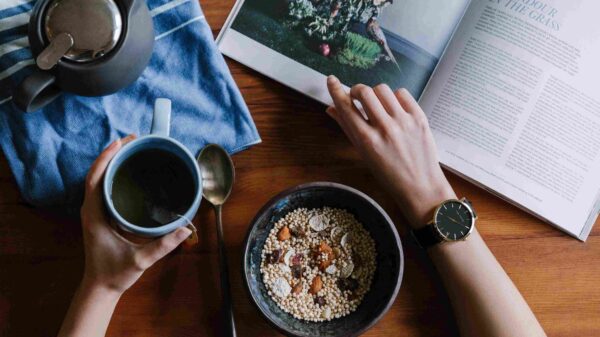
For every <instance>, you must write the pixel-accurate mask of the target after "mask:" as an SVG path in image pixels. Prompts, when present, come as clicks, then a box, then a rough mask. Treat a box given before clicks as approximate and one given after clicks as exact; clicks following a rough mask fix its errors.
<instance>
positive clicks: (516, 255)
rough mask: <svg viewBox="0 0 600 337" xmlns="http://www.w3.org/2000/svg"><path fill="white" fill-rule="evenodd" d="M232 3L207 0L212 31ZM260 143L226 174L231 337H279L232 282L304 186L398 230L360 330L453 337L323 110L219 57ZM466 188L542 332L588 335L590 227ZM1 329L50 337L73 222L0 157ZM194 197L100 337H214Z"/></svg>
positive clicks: (436, 296) (593, 299)
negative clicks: (253, 245)
mask: <svg viewBox="0 0 600 337" xmlns="http://www.w3.org/2000/svg"><path fill="white" fill-rule="evenodd" d="M233 2H234V0H226V1H217V0H206V1H204V3H203V9H204V12H205V14H206V17H207V18H208V21H209V23H210V24H211V27H212V28H213V32H214V33H215V34H216V33H217V32H218V31H219V30H220V28H221V27H222V25H223V22H224V21H225V18H226V16H227V14H228V12H229V10H230V8H231V7H232V6H233ZM228 63H229V65H230V67H231V71H232V73H233V75H234V77H235V80H236V81H237V83H238V85H239V86H240V88H241V91H242V94H243V95H244V97H245V99H246V101H247V103H248V105H249V107H250V110H251V111H252V115H253V117H254V120H255V121H256V124H257V126H258V129H259V131H260V133H261V136H262V139H263V143H262V144H260V145H258V146H255V147H254V148H252V149H250V150H248V151H246V152H243V153H240V154H238V155H236V156H235V158H234V161H235V165H236V167H237V182H236V185H235V188H234V191H233V194H232V196H231V200H230V202H229V203H228V204H227V205H226V207H225V214H224V223H225V234H226V238H227V246H228V249H229V254H230V261H229V263H230V266H231V274H232V275H231V277H232V285H233V290H232V291H233V298H234V301H235V315H236V319H237V326H238V334H239V336H243V337H246V336H277V335H278V334H277V332H276V331H275V330H273V329H272V328H271V327H270V326H269V325H268V324H267V323H266V322H265V321H264V320H263V319H262V318H261V317H260V316H259V314H258V312H257V311H256V310H255V308H254V307H253V305H252V304H251V303H250V301H249V298H248V295H247V294H246V291H245V289H244V288H243V285H242V281H241V272H240V266H241V246H242V242H243V238H244V235H245V233H246V229H247V226H248V223H249V222H250V220H251V219H252V218H253V216H254V215H255V213H256V212H257V210H258V209H259V208H260V207H261V206H262V205H263V204H264V203H265V202H266V201H267V200H268V199H270V198H271V197H272V196H273V195H274V194H276V193H277V192H279V191H281V190H283V189H285V188H288V187H290V186H293V185H296V184H300V183H304V182H309V181H317V180H320V181H324V180H328V181H335V182H340V183H344V184H347V185H350V186H353V187H356V188H358V189H360V190H362V191H364V192H366V193H367V194H369V195H370V196H372V197H373V198H374V199H375V200H376V201H378V202H379V203H381V205H382V206H383V207H384V208H385V209H386V210H387V211H388V212H389V214H390V215H391V217H392V218H393V219H394V221H395V222H396V224H397V225H398V229H399V232H400V234H401V237H402V239H403V240H404V241H405V244H404V251H405V255H406V266H405V273H404V280H403V283H402V288H401V290H400V294H399V295H398V298H397V299H396V301H395V303H394V305H393V307H392V309H391V310H390V312H389V313H388V314H387V315H386V316H385V317H384V318H383V319H382V320H381V321H380V322H379V323H378V324H377V325H375V327H373V328H372V329H371V330H370V331H369V332H368V333H366V336H454V335H457V328H456V325H455V323H454V319H453V313H452V310H451V308H450V304H449V302H448V299H447V297H446V294H445V291H444V289H443V287H442V285H441V283H440V280H439V277H438V276H437V274H436V271H435V270H434V269H433V267H432V265H431V263H430V262H429V260H428V258H427V256H426V255H425V254H424V253H423V252H422V251H419V250H418V249H416V248H415V247H414V246H412V245H410V244H407V243H406V241H407V231H406V229H405V228H406V226H404V222H405V220H404V219H403V218H402V216H401V214H400V212H399V210H398V208H397V207H396V206H395V205H394V204H393V203H392V202H391V200H390V198H389V197H388V196H387V195H386V193H385V192H384V191H382V190H381V188H380V187H379V186H378V185H377V184H376V183H375V181H374V179H373V177H372V176H371V174H370V173H369V171H368V170H367V168H366V167H365V165H364V164H363V163H362V162H361V161H360V160H359V158H358V156H357V154H356V152H355V151H354V150H353V149H352V147H351V146H350V144H349V143H348V142H347V141H346V139H345V137H344V135H343V134H342V132H341V130H340V129H339V128H338V127H337V126H336V124H335V123H333V122H332V121H331V120H330V119H329V118H328V117H327V116H326V115H325V113H324V107H323V106H322V105H320V104H318V103H316V102H313V101H311V100H310V99H308V98H306V97H304V96H302V95H300V94H297V93H295V92H293V91H292V90H290V89H288V88H285V87H284V86H282V85H280V84H278V83H275V82H274V81H272V80H269V79H267V78H265V77H263V76H261V75H259V74H258V73H256V72H254V71H252V70H250V69H247V68H245V67H243V66H241V65H240V64H238V63H236V62H233V61H231V60H228ZM449 179H450V181H451V183H452V185H453V186H454V187H455V189H456V191H457V193H458V195H460V196H468V197H469V198H470V199H471V200H472V201H473V203H474V205H475V206H476V207H477V211H478V213H479V216H480V221H479V223H478V227H479V230H480V232H481V233H482V235H483V237H484V238H485V240H486V241H487V243H488V244H489V246H490V247H491V249H492V251H493V252H494V254H496V257H497V258H498V260H499V261H500V263H501V264H502V265H503V266H504V268H505V269H506V271H507V272H508V274H509V275H510V277H511V278H512V279H513V281H514V282H515V283H516V285H517V287H518V288H519V289H520V290H521V292H522V294H523V296H525V299H526V300H527V301H528V302H529V304H530V305H531V307H532V309H533V311H534V312H535V314H536V315H537V317H538V319H539V320H540V322H541V324H542V326H543V327H544V328H545V329H546V331H547V332H548V335H550V336H593V335H598V334H600V286H598V284H599V282H600V260H599V258H600V226H598V225H597V226H596V228H595V229H594V230H593V231H592V234H591V235H590V238H589V239H588V241H587V243H581V242H579V241H577V240H575V239H573V238H571V237H568V236H567V235H565V234H563V233H562V232H560V231H558V230H556V229H553V228H551V227H550V226H548V225H546V224H544V223H542V222H541V221H539V220H536V219H534V218H533V217H531V216H529V215H527V214H525V213H524V212H522V211H520V210H518V209H517V208H515V207H512V206H510V205H508V204H507V203H505V202H503V201H501V200H499V199H498V198H495V197H493V196H492V195H490V194H489V193H487V192H485V191H483V190H481V189H479V188H477V187H475V186H473V185H471V184H469V183H467V182H465V181H464V180H461V179H460V178H457V177H455V176H452V175H450V174H449ZM0 190H1V191H2V192H1V193H0V212H1V216H0V336H4V335H7V336H8V335H10V336H50V335H53V334H55V333H56V331H57V330H58V328H59V326H60V323H61V321H62V318H63V316H64V314H65V312H66V309H67V307H68V304H69V301H70V299H71V296H72V295H73V292H74V290H75V288H76V287H77V284H78V282H79V279H80V277H81V273H82V268H83V247H82V244H81V230H80V227H79V223H78V222H76V221H72V220H68V219H64V218H62V217H60V216H57V215H53V214H51V213H48V212H46V211H40V210H36V209H33V208H31V207H29V206H27V205H26V204H25V203H24V202H23V200H22V199H21V197H20V196H19V193H18V191H17V187H16V184H15V182H14V179H13V177H12V175H11V173H10V170H9V168H8V165H7V163H6V160H5V159H4V158H3V157H2V159H1V160H0ZM213 221H214V219H213V215H212V212H211V210H210V209H209V208H208V207H207V205H206V204H204V205H203V206H202V207H201V209H200V212H199V214H198V216H197V217H196V219H195V223H196V224H197V225H198V226H199V228H200V237H201V242H200V245H199V246H198V247H196V248H194V249H192V250H182V249H179V250H178V251H176V252H175V253H173V254H171V255H170V256H168V257H167V258H165V259H164V260H162V261H160V262H159V263H157V264H156V265H155V266H154V267H152V268H151V269H150V270H148V271H147V272H146V273H145V275H144V276H143V277H142V278H141V279H140V281H139V282H138V283H137V284H136V285H135V286H134V287H133V288H132V289H130V290H129V291H128V292H127V293H125V295H124V296H123V297H122V299H121V302H120V303H119V305H118V307H117V310H116V312H115V314H114V316H113V319H112V322H111V325H110V327H109V331H108V335H109V336H214V335H219V314H218V311H219V306H220V303H219V288H218V287H219V283H218V275H219V274H218V266H217V246H216V243H215V241H216V231H215V226H214V222H213Z"/></svg>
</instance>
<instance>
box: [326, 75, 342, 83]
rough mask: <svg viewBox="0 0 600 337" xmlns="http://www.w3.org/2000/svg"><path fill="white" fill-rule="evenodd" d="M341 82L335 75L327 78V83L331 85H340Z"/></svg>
mask: <svg viewBox="0 0 600 337" xmlns="http://www.w3.org/2000/svg"><path fill="white" fill-rule="evenodd" d="M339 81H340V80H338V78H337V77H335V76H333V75H329V76H327V83H329V84H335V83H338V82H339Z"/></svg>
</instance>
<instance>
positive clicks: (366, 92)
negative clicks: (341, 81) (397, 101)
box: [350, 84, 390, 125]
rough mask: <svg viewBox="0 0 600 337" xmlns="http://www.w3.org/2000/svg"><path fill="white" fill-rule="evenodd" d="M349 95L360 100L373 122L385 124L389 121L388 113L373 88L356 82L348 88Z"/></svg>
mask: <svg viewBox="0 0 600 337" xmlns="http://www.w3.org/2000/svg"><path fill="white" fill-rule="evenodd" d="M350 96H351V97H352V98H354V99H356V100H358V101H359V102H360V104H361V105H362V106H363V108H365V112H366V113H367V116H369V120H370V121H372V122H373V123H374V124H377V125H385V124H387V123H389V122H390V115H389V114H388V113H387V112H386V110H385V108H384V107H383V104H381V101H380V100H379V97H377V95H376V94H375V91H374V90H373V88H371V87H368V86H366V85H364V84H357V85H355V86H353V87H352V89H351V90H350Z"/></svg>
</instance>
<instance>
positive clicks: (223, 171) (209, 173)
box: [198, 144, 237, 337]
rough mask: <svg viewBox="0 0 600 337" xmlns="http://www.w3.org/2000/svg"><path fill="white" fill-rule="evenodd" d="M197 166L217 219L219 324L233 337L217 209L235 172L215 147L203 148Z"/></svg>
mask: <svg viewBox="0 0 600 337" xmlns="http://www.w3.org/2000/svg"><path fill="white" fill-rule="evenodd" d="M198 164H199V165H200V170H201V171H202V189H203V190H202V194H203V196H204V198H205V199H206V200H207V201H208V202H210V203H211V204H212V205H213V207H214V208H215V215H216V218H217V234H218V237H219V265H220V268H221V299H222V301H223V322H224V324H225V327H224V328H225V334H226V336H230V337H236V335H237V334H236V332H235V322H234V319H233V308H232V302H231V289H230V285H229V269H228V267H227V253H226V252H225V241H224V239H223V224H222V221H221V212H222V210H221V208H222V206H223V204H224V203H225V201H227V198H228V197H229V194H230V193H231V188H232V187H233V181H234V180H235V171H234V168H233V161H232V160H231V157H230V156H229V154H228V153H227V151H225V150H224V149H223V148H222V147H220V146H219V145H215V144H210V145H207V146H206V147H205V148H204V149H202V151H201V152H200V155H199V156H198Z"/></svg>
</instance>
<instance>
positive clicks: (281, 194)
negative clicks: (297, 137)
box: [242, 181, 404, 337]
mask: <svg viewBox="0 0 600 337" xmlns="http://www.w3.org/2000/svg"><path fill="white" fill-rule="evenodd" d="M320 187H321V188H322V187H325V188H332V189H338V190H342V191H345V192H350V193H352V194H355V195H357V196H358V197H360V198H362V199H363V200H365V201H366V202H368V203H369V204H371V206H373V207H375V209H376V210H377V211H378V212H379V213H381V215H382V216H383V218H384V219H385V221H386V222H387V224H388V226H389V227H390V229H391V230H392V233H393V234H394V238H395V242H396V247H397V249H398V252H399V253H400V268H399V270H398V282H396V287H395V288H394V291H393V292H392V296H391V297H390V298H389V300H388V302H387V303H386V304H385V307H384V308H383V310H382V311H381V312H380V313H379V314H378V315H377V316H376V317H375V318H374V319H373V320H371V322H370V323H369V324H367V325H365V326H364V327H362V328H360V329H358V330H357V331H354V332H352V333H350V334H346V335H340V336H344V337H351V336H360V335H361V334H363V333H364V332H366V331H367V330H369V329H370V328H372V327H373V326H374V325H375V324H377V322H379V321H380V320H381V319H382V318H383V316H385V315H386V314H387V312H388V311H389V310H390V308H391V306H392V305H393V304H394V302H395V300H396V297H397V296H398V292H399V291H400V286H401V285H402V280H403V276H404V251H403V249H402V242H401V240H400V235H398V231H397V230H396V226H395V224H394V222H393V221H392V219H391V218H390V216H389V215H388V214H387V212H386V211H385V210H384V209H383V208H382V207H381V206H380V205H379V204H378V203H377V202H376V201H375V200H373V199H372V198H371V197H370V196H368V195H367V194H365V193H364V192H361V191H359V190H357V189H355V188H353V187H350V186H347V185H343V184H340V183H335V182H328V181H316V182H309V183H304V184H300V185H297V186H294V187H290V188H288V189H285V190H283V191H282V192H279V193H277V194H276V195H275V196H273V197H272V198H270V199H269V201H267V202H266V203H265V204H264V205H263V206H262V207H261V208H260V210H259V211H258V212H257V213H256V215H255V216H254V218H252V221H251V222H250V226H248V230H247V232H246V236H245V238H244V242H243V252H242V278H243V283H244V288H246V292H247V293H248V296H249V297H250V298H251V299H252V300H251V302H252V304H253V305H254V307H255V308H256V309H258V311H259V312H260V313H261V315H262V316H263V318H265V319H266V320H267V322H268V323H269V325H271V326H272V327H274V328H275V329H277V330H278V331H279V332H281V333H283V334H285V335H288V336H297V337H302V336H301V335H295V334H292V333H290V332H289V331H287V330H285V329H284V328H283V327H281V326H279V325H278V324H277V323H275V321H273V320H272V319H271V317H269V315H267V313H265V312H264V311H263V310H262V308H261V307H260V306H259V305H258V303H257V299H256V297H255V296H254V294H253V293H252V291H250V286H249V280H248V273H247V269H248V268H246V258H247V256H248V249H249V241H250V233H252V230H253V229H254V227H255V226H256V223H257V221H258V219H259V218H260V217H262V216H263V214H265V212H266V211H267V210H268V209H270V208H272V207H273V206H274V205H276V204H277V203H278V202H279V201H280V200H281V199H283V198H285V197H287V196H289V195H291V194H293V193H296V192H298V191H301V190H306V189H311V188H320Z"/></svg>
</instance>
